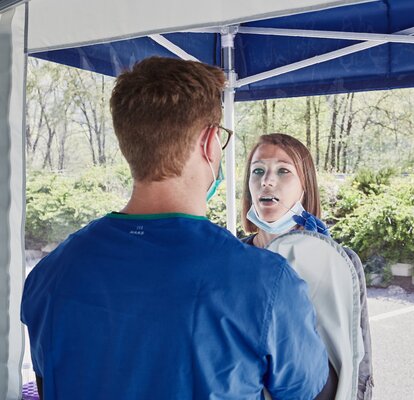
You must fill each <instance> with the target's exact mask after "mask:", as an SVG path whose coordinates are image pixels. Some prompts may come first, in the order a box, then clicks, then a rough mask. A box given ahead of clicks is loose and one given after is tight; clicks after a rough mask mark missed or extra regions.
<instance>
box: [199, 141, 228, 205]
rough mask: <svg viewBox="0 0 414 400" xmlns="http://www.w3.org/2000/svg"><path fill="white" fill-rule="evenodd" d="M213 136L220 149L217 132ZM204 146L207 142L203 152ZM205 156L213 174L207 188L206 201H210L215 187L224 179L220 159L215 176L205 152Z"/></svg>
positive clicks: (215, 190) (214, 192)
mask: <svg viewBox="0 0 414 400" xmlns="http://www.w3.org/2000/svg"><path fill="white" fill-rule="evenodd" d="M215 136H216V139H217V142H218V144H219V146H220V149H221V143H220V140H219V138H218V136H217V134H216V135H215ZM206 146H207V142H206V143H205V144H204V154H206V153H207V152H206ZM206 158H207V162H208V165H210V168H211V172H212V174H213V182H212V183H211V185H210V187H209V188H208V190H207V201H210V199H211V198H212V197H213V196H214V195H215V194H216V192H217V188H218V187H219V186H220V183H221V182H223V180H224V174H223V168H222V167H221V161H220V167H219V170H218V173H217V177H216V174H215V172H214V168H213V166H212V165H211V162H210V160H209V159H208V157H207V154H206Z"/></svg>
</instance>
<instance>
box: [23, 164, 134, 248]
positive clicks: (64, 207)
mask: <svg viewBox="0 0 414 400" xmlns="http://www.w3.org/2000/svg"><path fill="white" fill-rule="evenodd" d="M125 176H126V174H125V171H124V168H117V169H115V170H110V169H103V168H92V169H89V170H88V171H87V172H86V173H85V174H83V175H82V176H80V177H77V178H74V177H68V176H63V175H61V174H57V173H46V172H41V173H40V172H34V173H31V174H30V175H29V176H28V179H27V190H26V247H29V248H39V247H41V246H42V245H44V244H46V243H50V242H60V241H62V240H64V239H65V238H66V237H67V236H68V234H70V233H71V232H73V231H75V230H77V229H79V228H80V227H82V226H83V225H85V224H87V223H88V222H89V221H90V220H92V219H94V218H97V217H99V216H102V215H105V214H106V213H108V212H110V211H112V210H119V209H120V208H121V207H122V206H123V205H124V204H125V200H126V198H127V193H125V192H126V191H127V190H128V189H129V188H128V187H126V183H127V181H128V180H125Z"/></svg>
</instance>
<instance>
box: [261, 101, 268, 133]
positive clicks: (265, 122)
mask: <svg viewBox="0 0 414 400" xmlns="http://www.w3.org/2000/svg"><path fill="white" fill-rule="evenodd" d="M268 124H269V114H268V109H267V100H263V102H262V126H263V134H266V133H267V132H268V128H269V125H268Z"/></svg>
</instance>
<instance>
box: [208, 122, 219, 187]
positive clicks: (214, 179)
mask: <svg viewBox="0 0 414 400" xmlns="http://www.w3.org/2000/svg"><path fill="white" fill-rule="evenodd" d="M212 127H213V126H212V125H210V126H209V129H211V128H212ZM209 136H210V134H208V135H207V139H208V138H209ZM214 136H215V138H216V140H217V142H218V144H219V146H220V151H221V154H223V150H222V148H221V143H220V139H219V137H218V135H217V132H216V133H215V134H214ZM207 139H206V141H205V142H204V146H203V150H204V155H205V156H206V158H207V162H208V165H209V166H210V169H211V173H212V174H213V182H214V181H216V179H217V177H216V173H215V172H214V168H213V166H212V164H211V162H210V159H209V158H208V156H207Z"/></svg>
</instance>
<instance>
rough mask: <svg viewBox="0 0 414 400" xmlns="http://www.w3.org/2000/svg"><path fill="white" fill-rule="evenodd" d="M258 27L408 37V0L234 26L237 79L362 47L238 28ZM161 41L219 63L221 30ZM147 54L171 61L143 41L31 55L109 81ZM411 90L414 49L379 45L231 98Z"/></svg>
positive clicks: (411, 10)
mask: <svg viewBox="0 0 414 400" xmlns="http://www.w3.org/2000/svg"><path fill="white" fill-rule="evenodd" d="M258 27H260V28H278V29H289V30H306V31H311V32H314V31H328V32H332V31H333V32H338V33H340V32H356V33H360V34H364V33H367V34H373V33H375V34H395V33H400V32H401V31H403V32H402V34H404V35H409V34H410V33H411V31H410V29H412V28H414V2H413V1H412V0H382V1H374V2H368V3H362V4H355V5H350V6H342V7H335V8H330V9H326V10H321V11H314V12H309V13H302V14H296V15H291V16H286V17H279V18H273V19H266V20H261V21H252V22H249V23H244V24H241V25H240V26H239V30H240V32H238V33H237V34H236V35H235V37H234V61H235V72H236V74H237V78H238V79H244V78H247V77H250V76H252V75H256V74H259V73H262V72H265V71H268V70H273V69H276V68H281V67H284V66H287V65H290V64H293V63H298V62H301V61H303V60H308V59H312V58H313V57H318V56H323V55H326V54H330V53H331V52H334V51H341V49H347V48H350V47H351V46H355V45H357V44H360V43H364V42H365V43H366V41H364V40H344V39H332V38H329V39H327V38H314V37H298V36H295V37H291V36H271V35H258V34H250V33H245V32H244V31H243V28H258ZM242 31H243V32H242ZM412 33H413V34H414V29H413V30H412ZM305 34H306V33H304V34H303V35H305ZM163 36H164V37H165V38H166V39H167V40H169V41H170V42H172V43H173V44H175V45H177V46H178V47H180V48H181V49H183V50H184V51H185V52H187V53H189V54H191V55H192V56H194V57H196V58H197V59H199V60H200V61H203V62H206V63H209V64H214V65H221V63H222V60H221V57H222V55H221V35H220V33H189V32H183V33H170V34H165V35H163ZM381 43H383V44H381ZM153 55H161V56H171V57H176V55H174V54H173V53H171V52H170V51H169V50H167V49H166V48H165V47H163V46H162V45H160V44H158V43H157V42H155V41H154V40H153V39H151V38H150V37H140V38H135V39H128V40H122V41H117V42H112V43H105V44H98V45H91V46H83V47H78V48H70V49H63V50H55V51H49V52H42V53H35V54H32V56H34V57H38V58H42V59H45V60H49V61H55V62H58V63H62V64H66V65H71V66H74V67H79V68H82V69H87V70H91V71H96V72H99V73H103V74H106V75H111V76H116V75H118V74H119V73H120V72H121V71H122V70H123V69H125V68H128V67H130V66H131V65H133V64H134V63H135V62H136V61H138V60H141V59H143V58H146V57H150V56H153ZM411 86H414V44H413V43H386V42H385V41H384V42H376V43H375V47H370V48H368V49H366V50H362V51H357V52H354V53H352V54H348V55H344V56H342V57H339V58H336V59H333V60H330V61H324V62H319V63H317V64H315V65H311V66H307V67H304V68H300V69H298V70H294V71H291V72H288V73H284V74H281V75H277V76H275V77H272V78H267V79H264V80H260V81H258V82H254V83H249V84H247V85H244V86H241V87H238V88H237V89H236V101H246V100H258V99H267V98H279V97H292V96H305V95H318V94H326V93H343V92H354V91H364V90H379V89H391V88H404V87H411Z"/></svg>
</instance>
